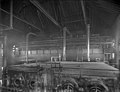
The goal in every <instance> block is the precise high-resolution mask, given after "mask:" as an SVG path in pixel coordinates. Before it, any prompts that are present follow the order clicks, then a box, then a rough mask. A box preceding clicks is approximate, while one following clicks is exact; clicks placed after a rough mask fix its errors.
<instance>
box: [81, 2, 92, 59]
mask: <svg viewBox="0 0 120 92" xmlns="http://www.w3.org/2000/svg"><path fill="white" fill-rule="evenodd" d="M81 6H82V11H83V17H84V22H85V26H86V29H87V60H88V61H90V24H88V23H87V17H86V13H85V7H84V3H83V0H81Z"/></svg>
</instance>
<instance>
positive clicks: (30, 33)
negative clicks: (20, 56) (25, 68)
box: [26, 32, 36, 63]
mask: <svg viewBox="0 0 120 92" xmlns="http://www.w3.org/2000/svg"><path fill="white" fill-rule="evenodd" d="M30 35H35V36H36V34H35V33H32V32H29V33H28V34H27V35H26V63H28V42H29V36H30Z"/></svg>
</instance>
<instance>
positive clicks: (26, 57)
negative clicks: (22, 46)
mask: <svg viewBox="0 0 120 92" xmlns="http://www.w3.org/2000/svg"><path fill="white" fill-rule="evenodd" d="M28 38H29V35H27V36H26V63H28Z"/></svg>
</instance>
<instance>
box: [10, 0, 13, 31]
mask: <svg viewBox="0 0 120 92" xmlns="http://www.w3.org/2000/svg"><path fill="white" fill-rule="evenodd" d="M10 28H11V29H13V0H11V1H10Z"/></svg>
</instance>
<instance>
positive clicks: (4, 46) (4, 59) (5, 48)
mask: <svg viewBox="0 0 120 92" xmlns="http://www.w3.org/2000/svg"><path fill="white" fill-rule="evenodd" d="M6 54H7V36H4V38H3V68H4V67H6V65H7V60H6V59H7V56H6Z"/></svg>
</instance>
